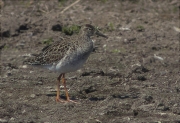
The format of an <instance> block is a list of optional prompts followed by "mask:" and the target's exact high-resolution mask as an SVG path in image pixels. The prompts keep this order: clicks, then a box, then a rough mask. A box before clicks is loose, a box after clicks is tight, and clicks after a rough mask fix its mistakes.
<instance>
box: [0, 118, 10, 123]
mask: <svg viewBox="0 0 180 123" xmlns="http://www.w3.org/2000/svg"><path fill="white" fill-rule="evenodd" d="M0 123H8V121H7V120H6V119H0Z"/></svg>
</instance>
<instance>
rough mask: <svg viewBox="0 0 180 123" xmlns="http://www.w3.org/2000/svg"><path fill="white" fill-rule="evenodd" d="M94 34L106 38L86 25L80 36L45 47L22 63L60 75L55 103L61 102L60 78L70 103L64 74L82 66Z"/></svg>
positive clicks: (88, 53) (91, 44)
mask: <svg viewBox="0 0 180 123" xmlns="http://www.w3.org/2000/svg"><path fill="white" fill-rule="evenodd" d="M95 34H96V35H99V36H102V37H105V38H107V36H105V35H103V34H101V33H100V32H99V31H98V30H97V29H96V28H95V27H93V26H92V25H90V24H86V25H85V26H83V28H81V31H80V35H78V36H72V37H71V38H67V39H63V40H61V41H57V42H54V43H53V44H51V45H49V46H47V47H45V48H44V49H43V50H42V52H41V53H40V54H39V55H37V56H36V57H34V58H30V59H28V60H26V61H25V62H24V63H25V64H29V65H33V66H38V67H42V68H47V69H49V70H52V71H54V72H58V73H59V74H60V76H59V77H58V88H57V97H56V101H61V100H60V98H59V82H60V79H61V77H62V82H63V84H64V87H65V91H66V97H67V101H71V100H70V99H69V96H68V92H67V89H66V85H65V73H68V72H73V71H76V70H78V69H80V68H81V67H82V66H83V64H84V63H85V61H86V60H87V58H88V57H89V55H90V53H91V52H92V50H93V42H92V40H91V38H90V37H91V36H93V35H95Z"/></svg>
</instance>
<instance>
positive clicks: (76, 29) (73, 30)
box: [62, 25, 80, 35]
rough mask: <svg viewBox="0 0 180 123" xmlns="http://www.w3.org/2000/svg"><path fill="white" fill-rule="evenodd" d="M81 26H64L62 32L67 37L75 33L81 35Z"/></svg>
mask: <svg viewBox="0 0 180 123" xmlns="http://www.w3.org/2000/svg"><path fill="white" fill-rule="evenodd" d="M79 30H80V26H77V25H72V26H64V27H63V28H62V32H63V33H65V34H66V35H72V34H73V33H79Z"/></svg>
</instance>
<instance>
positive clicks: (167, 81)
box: [0, 0, 180, 123]
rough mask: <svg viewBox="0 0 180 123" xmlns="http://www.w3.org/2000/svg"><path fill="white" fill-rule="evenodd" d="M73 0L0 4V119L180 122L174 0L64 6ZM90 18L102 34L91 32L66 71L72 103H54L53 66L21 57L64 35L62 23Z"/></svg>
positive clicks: (16, 122) (101, 0) (94, 0)
mask: <svg viewBox="0 0 180 123" xmlns="http://www.w3.org/2000/svg"><path fill="white" fill-rule="evenodd" d="M0 2H2V0H1V1H0ZM73 2H75V1H74V0H59V1H58V0H51V1H50V0H49V1H48V0H46V1H38V0H26V1H25V0H17V1H15V0H4V5H2V4H1V14H0V22H1V27H0V28H1V31H0V34H1V42H0V46H2V45H3V44H5V46H4V48H3V46H2V48H1V76H0V80H1V81H0V122H2V123H4V122H8V123H37V122H39V123H55V122H59V123H122V122H123V123H128V122H129V123H142V122H143V123H144V122H151V123H157V122H158V123H169V122H171V123H180V103H179V102H180V77H179V56H180V55H179V37H180V35H179V34H180V31H179V30H180V29H179V19H180V18H179V9H180V4H179V1H178V0H163V1H160V0H159V1H158V0H81V1H80V2H78V3H77V4H75V5H73V6H72V7H70V8H68V9H67V10H66V11H63V10H64V9H65V8H66V7H68V6H69V5H70V4H72V3H73ZM91 22H92V24H93V25H95V26H98V27H100V29H101V30H102V31H103V33H104V34H106V35H108V36H109V38H108V39H107V40H106V39H103V38H100V37H94V42H95V48H94V49H95V50H94V52H93V53H92V54H91V56H90V58H89V59H88V61H87V63H86V64H85V65H84V67H83V68H82V69H81V70H79V71H77V72H74V73H69V74H67V76H66V77H67V86H68V89H69V94H70V96H71V98H72V99H76V100H77V101H78V102H79V103H78V104H73V103H56V102H55V94H56V92H55V85H56V78H57V76H58V74H56V73H52V72H50V71H47V70H44V69H38V68H34V67H29V66H28V67H27V68H26V66H23V64H22V63H23V60H24V59H26V58H27V57H29V56H30V54H34V53H39V52H40V51H41V49H42V48H43V47H44V46H46V45H47V43H49V42H50V43H51V41H56V40H59V39H60V38H61V37H66V35H65V34H64V33H63V32H62V31H61V27H63V26H67V25H79V26H81V25H83V24H86V23H91ZM61 97H62V98H65V94H64V91H63V89H62V91H61Z"/></svg>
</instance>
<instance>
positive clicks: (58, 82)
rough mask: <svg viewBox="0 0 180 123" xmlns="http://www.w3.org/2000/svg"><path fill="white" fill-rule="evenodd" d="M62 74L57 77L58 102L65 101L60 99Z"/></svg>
mask: <svg viewBox="0 0 180 123" xmlns="http://www.w3.org/2000/svg"><path fill="white" fill-rule="evenodd" d="M61 77H62V74H60V75H59V77H58V78H57V95H56V102H64V101H62V100H61V99H60V97H59V96H60V87H59V86H60V80H61Z"/></svg>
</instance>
